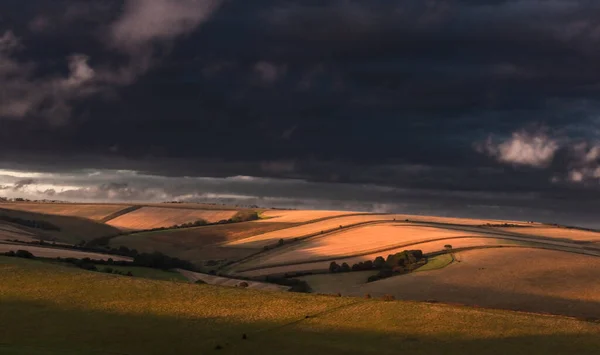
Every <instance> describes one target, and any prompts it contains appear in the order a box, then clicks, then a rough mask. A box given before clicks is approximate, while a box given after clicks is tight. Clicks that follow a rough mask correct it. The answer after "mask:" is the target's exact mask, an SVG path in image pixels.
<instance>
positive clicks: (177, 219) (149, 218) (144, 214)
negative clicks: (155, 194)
mask: <svg viewBox="0 0 600 355" xmlns="http://www.w3.org/2000/svg"><path fill="white" fill-rule="evenodd" d="M236 213H237V212H236V211H231V210H227V211H221V210H196V209H184V208H162V207H142V208H140V209H138V210H135V211H133V212H129V213H126V214H124V215H122V216H119V217H117V218H114V219H111V220H109V221H108V222H106V223H107V224H109V225H111V226H113V227H117V228H121V229H129V230H143V229H152V228H162V227H172V226H174V225H179V224H184V223H192V222H195V221H197V220H200V219H201V220H204V221H206V222H208V223H215V222H219V221H221V220H227V219H229V218H231V217H233V216H234V215H235V214H236Z"/></svg>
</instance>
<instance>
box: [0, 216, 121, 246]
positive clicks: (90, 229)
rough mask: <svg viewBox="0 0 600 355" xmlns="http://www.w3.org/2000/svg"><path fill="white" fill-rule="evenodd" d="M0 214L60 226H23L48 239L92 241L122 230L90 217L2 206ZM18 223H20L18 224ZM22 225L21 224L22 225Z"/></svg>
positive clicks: (77, 241)
mask: <svg viewBox="0 0 600 355" xmlns="http://www.w3.org/2000/svg"><path fill="white" fill-rule="evenodd" d="M0 215H3V216H9V217H13V218H15V217H16V218H22V219H26V220H32V221H44V222H49V223H51V224H53V225H55V226H57V227H59V228H60V230H59V231H51V230H44V229H39V228H30V227H22V228H23V229H25V230H26V231H29V232H32V233H34V234H36V235H38V236H40V237H43V238H45V239H46V240H53V239H56V241H59V242H65V243H73V244H76V243H79V242H80V241H82V240H85V241H90V240H92V239H95V238H100V237H105V236H113V235H117V234H119V233H120V232H121V231H120V230H119V229H117V228H115V227H112V226H109V225H107V224H103V223H98V222H95V221H92V220H90V219H86V218H82V217H73V216H60V215H50V214H43V213H37V212H29V211H20V210H11V209H5V208H0ZM17 225H18V224H17ZM20 227H21V226H20Z"/></svg>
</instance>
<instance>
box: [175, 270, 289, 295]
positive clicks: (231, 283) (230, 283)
mask: <svg viewBox="0 0 600 355" xmlns="http://www.w3.org/2000/svg"><path fill="white" fill-rule="evenodd" d="M177 271H178V272H180V273H181V274H182V275H183V276H185V277H186V278H187V279H188V280H190V281H192V282H196V281H198V280H200V281H203V282H205V283H207V284H209V285H215V286H225V287H240V285H241V284H242V283H244V284H246V285H247V286H246V287H247V288H249V289H254V290H263V291H280V292H285V291H288V290H289V289H290V288H289V287H287V286H280V285H275V284H270V283H265V282H257V281H246V280H238V279H233V278H228V277H221V276H215V275H208V274H201V273H198V272H193V271H188V270H181V269H179V270H177Z"/></svg>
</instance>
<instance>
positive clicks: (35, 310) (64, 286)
mask: <svg viewBox="0 0 600 355" xmlns="http://www.w3.org/2000/svg"><path fill="white" fill-rule="evenodd" d="M306 315H311V317H310V318H308V319H305V316H306ZM0 319H2V322H0V353H2V354H32V355H36V354H105V353H119V354H166V353H171V354H174V353H178V354H210V353H213V352H215V353H221V354H261V355H268V354H282V353H285V354H305V353H314V354H367V353H369V354H371V353H377V354H397V353H398V351H399V350H401V351H402V352H405V353H419V354H439V353H444V354H461V355H462V354H471V353H479V354H508V353H510V354H527V355H533V354H549V353H552V354H573V353H577V354H593V353H594V352H595V351H596V350H597V349H598V348H600V325H598V324H592V323H585V322H580V321H576V320H572V319H566V318H559V317H544V316H536V315H530V314H520V313H512V312H501V311H490V310H483V309H470V308H464V307H454V306H446V305H439V304H419V303H409V302H382V301H377V300H364V299H352V298H332V297H319V296H314V295H300V294H290V293H273V292H260V291H252V290H243V289H232V288H219V287H213V286H208V285H192V284H189V285H188V284H180V283H172V282H165V281H152V280H144V279H137V278H130V277H122V276H116V275H107V274H98V273H90V272H85V271H81V270H78V269H73V268H64V267H59V266H53V265H48V264H44V263H40V262H35V261H26V260H18V259H13V258H10V259H9V258H0ZM244 333H245V334H247V335H248V340H242V339H241V335H242V334H244ZM217 344H219V345H221V346H223V349H222V350H220V351H219V352H216V351H215V350H214V348H215V346H216V345H217Z"/></svg>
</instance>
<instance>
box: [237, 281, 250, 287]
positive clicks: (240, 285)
mask: <svg viewBox="0 0 600 355" xmlns="http://www.w3.org/2000/svg"><path fill="white" fill-rule="evenodd" d="M248 286H250V285H248V283H247V282H246V281H242V282H240V283H239V284H238V287H242V288H246V287H248Z"/></svg>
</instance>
